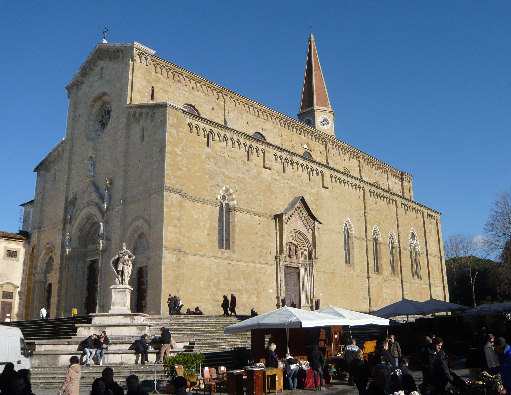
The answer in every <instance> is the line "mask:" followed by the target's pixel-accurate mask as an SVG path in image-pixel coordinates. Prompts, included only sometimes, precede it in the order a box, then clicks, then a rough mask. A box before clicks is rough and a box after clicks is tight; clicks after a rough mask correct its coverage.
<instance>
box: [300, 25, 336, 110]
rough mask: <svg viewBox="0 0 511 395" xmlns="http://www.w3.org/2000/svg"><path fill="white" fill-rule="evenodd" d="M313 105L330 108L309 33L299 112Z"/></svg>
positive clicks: (311, 36) (313, 43)
mask: <svg viewBox="0 0 511 395" xmlns="http://www.w3.org/2000/svg"><path fill="white" fill-rule="evenodd" d="M315 107H323V108H331V106H330V99H329V98H328V92H327V90H326V84H325V79H324V78H323V72H322V71H321V65H320V63H319V57H318V51H317V50H316V43H315V41H314V36H313V35H312V33H311V35H310V36H309V49H308V50H307V62H306V63H305V75H304V77H303V88H302V100H301V101H300V112H302V111H306V110H307V109H310V108H315Z"/></svg>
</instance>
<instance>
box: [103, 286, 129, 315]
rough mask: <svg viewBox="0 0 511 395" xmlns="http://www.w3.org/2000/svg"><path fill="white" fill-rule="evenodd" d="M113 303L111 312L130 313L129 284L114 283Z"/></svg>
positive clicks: (112, 287) (112, 288)
mask: <svg viewBox="0 0 511 395" xmlns="http://www.w3.org/2000/svg"><path fill="white" fill-rule="evenodd" d="M110 289H111V290H112V304H111V305H110V311H109V312H108V313H109V314H130V313H131V291H133V288H131V287H130V286H129V285H112V286H111V287H110Z"/></svg>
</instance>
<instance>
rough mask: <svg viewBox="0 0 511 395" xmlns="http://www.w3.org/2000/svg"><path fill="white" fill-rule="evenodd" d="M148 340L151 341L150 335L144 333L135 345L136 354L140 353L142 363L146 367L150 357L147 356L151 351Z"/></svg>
mask: <svg viewBox="0 0 511 395" xmlns="http://www.w3.org/2000/svg"><path fill="white" fill-rule="evenodd" d="M147 339H149V335H147V334H146V333H144V334H143V335H142V336H140V339H138V340H137V342H136V343H135V352H138V353H140V361H141V363H142V365H145V363H146V362H149V357H148V355H147V354H148V351H149V345H148V344H147Z"/></svg>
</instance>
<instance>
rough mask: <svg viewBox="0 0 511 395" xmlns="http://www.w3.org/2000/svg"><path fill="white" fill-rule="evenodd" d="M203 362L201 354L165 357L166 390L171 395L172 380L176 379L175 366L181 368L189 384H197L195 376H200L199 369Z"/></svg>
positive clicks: (181, 354)
mask: <svg viewBox="0 0 511 395" xmlns="http://www.w3.org/2000/svg"><path fill="white" fill-rule="evenodd" d="M203 362H204V354H201V353H195V352H193V353H179V354H176V356H174V357H165V359H164V361H163V367H164V372H165V377H166V379H167V390H168V391H170V392H169V393H172V392H173V390H174V388H173V387H174V386H173V385H172V382H173V380H174V379H175V378H176V377H177V372H176V365H181V366H183V370H184V373H183V375H184V376H185V378H186V379H187V380H188V381H189V382H190V383H197V382H198V379H197V375H198V374H200V367H201V365H202V363H203Z"/></svg>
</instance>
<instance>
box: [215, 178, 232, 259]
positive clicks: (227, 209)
mask: <svg viewBox="0 0 511 395" xmlns="http://www.w3.org/2000/svg"><path fill="white" fill-rule="evenodd" d="M218 200H219V202H220V204H219V207H218V248H219V249H221V250H230V249H231V206H232V205H233V204H236V201H235V200H234V193H233V192H232V191H231V189H229V188H228V187H223V188H222V190H221V191H220V195H219V196H218Z"/></svg>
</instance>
